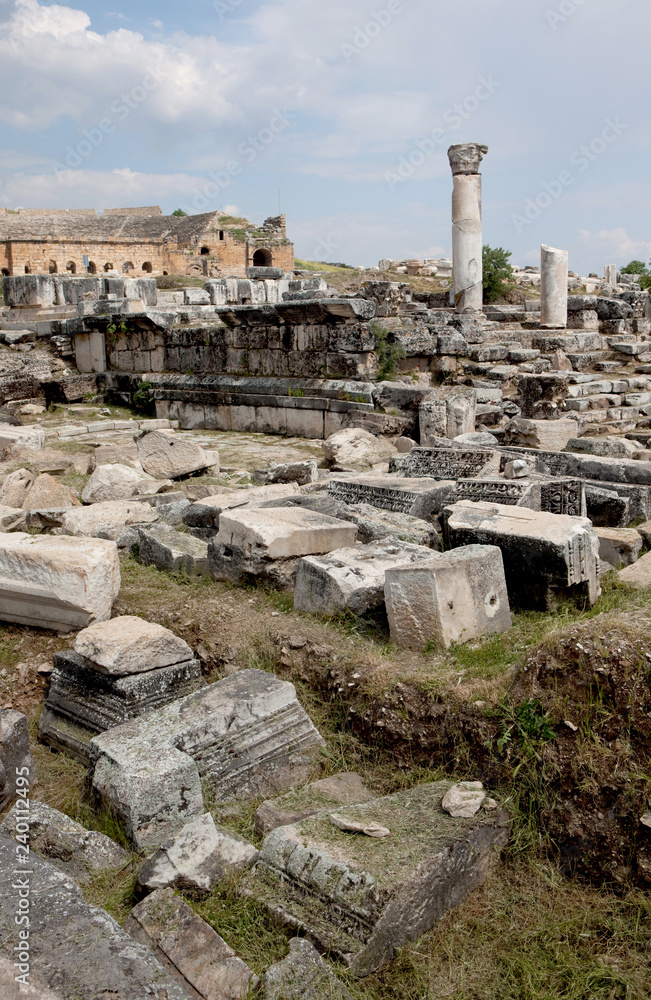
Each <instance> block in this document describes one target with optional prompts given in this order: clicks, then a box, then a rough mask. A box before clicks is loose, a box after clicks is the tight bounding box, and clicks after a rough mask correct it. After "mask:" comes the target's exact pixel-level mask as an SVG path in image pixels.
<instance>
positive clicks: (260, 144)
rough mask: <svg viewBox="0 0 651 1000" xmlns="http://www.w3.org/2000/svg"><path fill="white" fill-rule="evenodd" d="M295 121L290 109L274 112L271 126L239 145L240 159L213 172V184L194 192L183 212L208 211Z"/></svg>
mask: <svg viewBox="0 0 651 1000" xmlns="http://www.w3.org/2000/svg"><path fill="white" fill-rule="evenodd" d="M295 120H296V115H295V114H292V112H291V111H288V110H287V108H283V109H282V111H278V110H277V109H274V112H273V114H272V116H271V118H270V119H269V124H268V125H265V126H264V128H261V129H259V130H258V132H256V133H255V135H249V136H247V138H246V139H244V140H243V141H242V142H241V143H240V144H239V145H238V147H237V152H238V153H239V158H237V159H232V160H229V162H228V163H227V164H226V166H225V167H223V169H222V170H213V171H212V172H211V173H210V175H209V176H210V178H211V180H209V181H208V182H207V183H206V184H204V185H203V187H201V188H199V187H196V188H195V189H194V198H193V199H192V203H191V205H190V206H188V205H183V206H182V208H183V211H184V212H187V213H188V214H190V213H191V212H192V211H196V212H202V211H204V210H205V209H207V208H208V205H209V204H210V202H211V201H214V200H215V199H216V198H217V197H218V195H219V194H220V193H221V192H222V191H225V190H226V188H228V187H230V185H231V184H232V183H233V181H234V179H235V178H236V177H239V176H240V174H241V173H242V171H243V170H244V169H245V168H246V167H247V166H250V165H251V164H252V163H254V162H255V160H257V158H258V156H259V155H260V153H263V152H264V151H265V149H267V148H268V147H269V146H270V145H271V144H272V143H273V142H275V140H276V139H277V138H278V136H279V135H281V133H282V132H285V131H286V130H287V129H288V128H289V127H290V126H291V123H292V122H293V121H295Z"/></svg>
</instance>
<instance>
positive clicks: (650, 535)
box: [635, 521, 651, 546]
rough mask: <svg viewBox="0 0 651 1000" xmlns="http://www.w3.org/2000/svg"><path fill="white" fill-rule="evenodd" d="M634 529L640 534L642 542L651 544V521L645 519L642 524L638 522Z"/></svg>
mask: <svg viewBox="0 0 651 1000" xmlns="http://www.w3.org/2000/svg"><path fill="white" fill-rule="evenodd" d="M635 530H636V531H638V532H639V533H640V535H641V536H642V540H643V541H644V544H645V545H649V546H651V521H645V522H644V524H638V526H637V528H636V529H635Z"/></svg>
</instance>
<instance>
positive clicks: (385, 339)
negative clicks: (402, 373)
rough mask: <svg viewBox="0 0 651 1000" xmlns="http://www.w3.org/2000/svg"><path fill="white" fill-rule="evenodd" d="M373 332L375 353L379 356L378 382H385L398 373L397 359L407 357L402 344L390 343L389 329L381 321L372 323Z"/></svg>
mask: <svg viewBox="0 0 651 1000" xmlns="http://www.w3.org/2000/svg"><path fill="white" fill-rule="evenodd" d="M371 333H372V334H373V336H374V337H375V353H376V354H377V358H378V372H377V379H378V382H385V381H386V380H387V379H389V378H391V376H392V375H395V373H396V361H399V360H400V358H404V357H406V355H405V349H404V347H403V346H402V344H396V343H393V344H391V343H389V331H388V330H387V329H386V327H384V326H381V325H380V324H379V323H371Z"/></svg>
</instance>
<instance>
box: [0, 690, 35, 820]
mask: <svg viewBox="0 0 651 1000" xmlns="http://www.w3.org/2000/svg"><path fill="white" fill-rule="evenodd" d="M35 781H36V769H35V767H34V760H33V758H32V753H31V750H30V749H29V733H28V731H27V719H26V717H25V716H24V715H23V714H22V712H15V711H13V709H10V710H8V711H5V710H4V709H2V708H0V813H2V812H4V810H5V809H6V808H7V806H10V805H11V803H12V802H14V801H15V800H16V798H18V799H19V802H20V803H21V808H22V807H23V805H24V798H25V796H26V795H27V794H28V793H29V789H30V788H31V787H32V785H33V784H34V783H35ZM22 811H23V812H24V811H26V810H25V809H24V808H23V809H22Z"/></svg>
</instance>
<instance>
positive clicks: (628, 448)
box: [565, 436, 640, 458]
mask: <svg viewBox="0 0 651 1000" xmlns="http://www.w3.org/2000/svg"><path fill="white" fill-rule="evenodd" d="M565 450H566V451H571V452H578V453H583V454H585V455H599V456H600V457H604V458H630V457H632V456H633V455H635V454H636V452H638V451H639V450H640V447H639V445H638V444H637V442H636V441H629V440H627V438H621V437H598V438H594V437H587V436H586V437H580V438H570V440H569V441H568V442H567V445H566V446H565Z"/></svg>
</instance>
